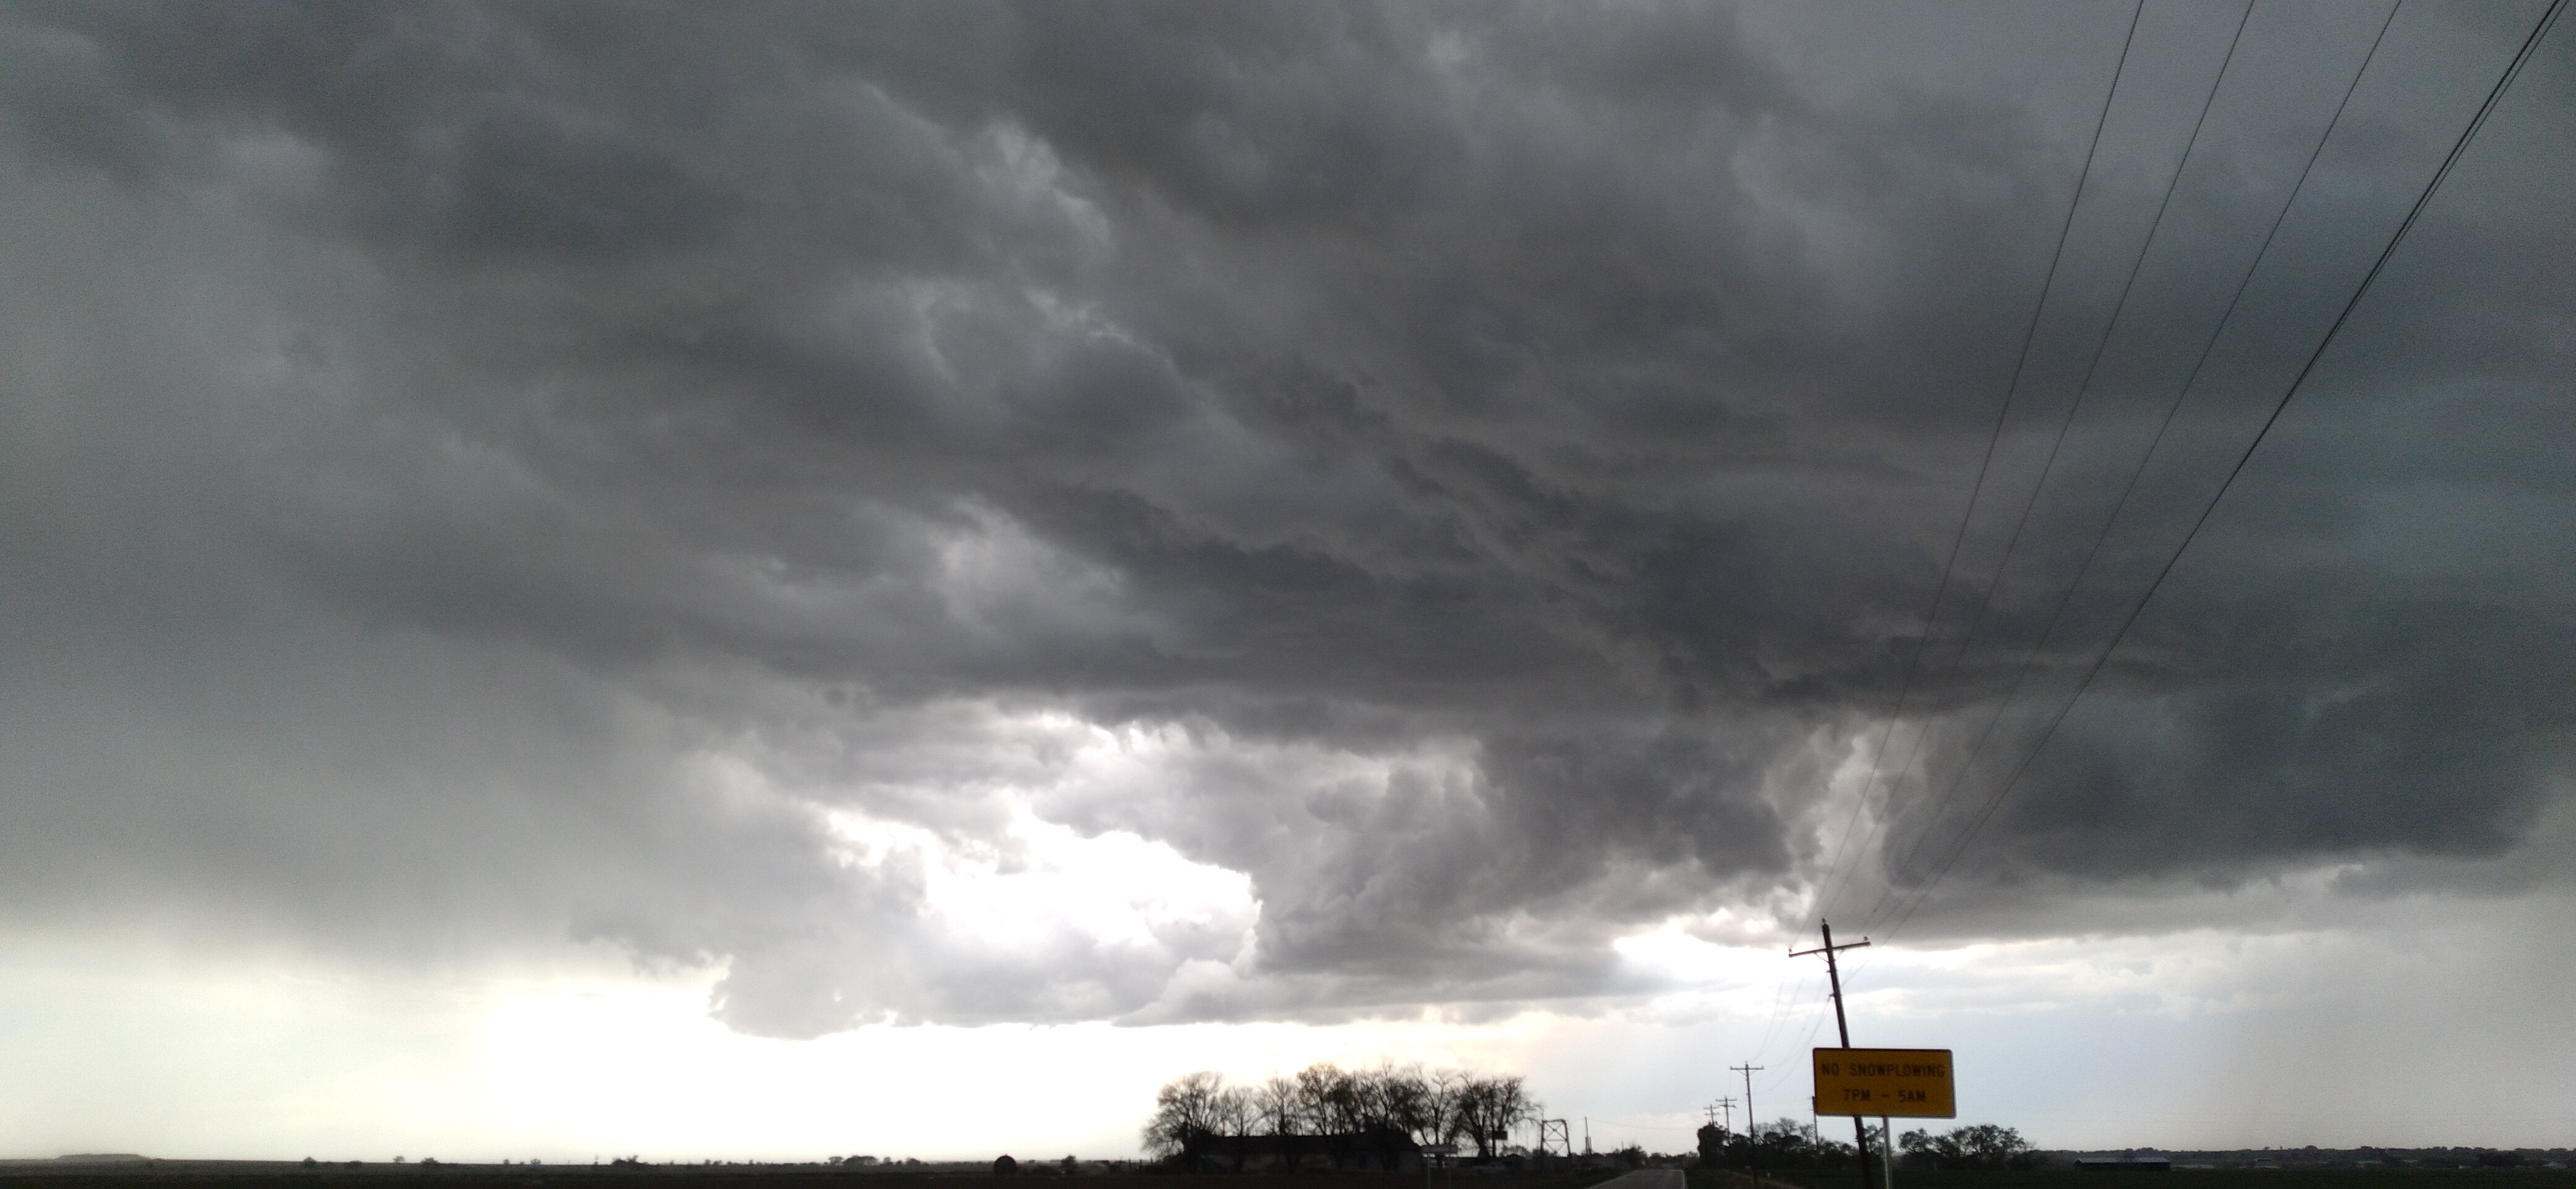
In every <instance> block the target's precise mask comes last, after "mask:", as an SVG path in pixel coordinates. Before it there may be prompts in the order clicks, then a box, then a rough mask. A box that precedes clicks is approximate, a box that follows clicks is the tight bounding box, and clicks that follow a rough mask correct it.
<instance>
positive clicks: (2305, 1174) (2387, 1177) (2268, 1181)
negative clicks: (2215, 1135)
mask: <svg viewBox="0 0 2576 1189" xmlns="http://www.w3.org/2000/svg"><path fill="white" fill-rule="evenodd" d="M1771 1179H1773V1180H1776V1181H1785V1182H1787V1183H1789V1184H1792V1185H1797V1186H1800V1187H1801V1189H1861V1184H1860V1177H1859V1175H1858V1174H1856V1173H1850V1172H1843V1173H1817V1172H1782V1173H1775V1174H1771ZM1736 1185H1737V1186H1740V1185H1742V1182H1740V1181H1739V1182H1736ZM2346 1186H2352V1187H2355V1189H2576V1169H2538V1168H2532V1169H2523V1168H2461V1169H2444V1168H2349V1169H2337V1168H2280V1169H2271V1168H2209V1169H2194V1168H2183V1169H2175V1170H2174V1171H2172V1172H2163V1173H2150V1172H2116V1173H2105V1172H2076V1171H2074V1170H2073V1169H2034V1170H2032V1171H2029V1172H1906V1171H1904V1170H1902V1169H1899V1170H1898V1171H1897V1174H1896V1189H2344V1187H2346ZM1691 1189H1735V1186H1729V1185H1724V1184H1722V1183H1720V1182H1718V1181H1715V1180H1703V1179H1702V1178H1701V1177H1699V1176H1693V1177H1692V1178H1691Z"/></svg>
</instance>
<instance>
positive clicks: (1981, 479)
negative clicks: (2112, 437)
mask: <svg viewBox="0 0 2576 1189" xmlns="http://www.w3.org/2000/svg"><path fill="white" fill-rule="evenodd" d="M2146 10H2147V5H2146V0H2137V3H2136V4H2135V5H2134V6H2133V7H2132V8H2131V9H2130V12H2129V27H2128V31H2127V32H2126V33H2125V34H2123V35H2122V36H2121V39H2120V56H2119V59H2118V60H2117V61H2116V62H2115V63H2113V65H2112V68H2111V85H2110V87H2109V89H2108V90H2106V91H2104V92H2103V95H2102V110H2101V111H2100V113H2099V114H2097V115H2096V116H2095V117H2094V120H2093V137H2092V140H2091V141H2090V142H2089V143H2088V144H2087V145H2086V146H2085V149H2084V168H2083V170H2082V172H2080V173H2078V174H2077V175H2076V177H2075V197H2074V198H2073V199H2072V200H2071V201H2069V202H2068V203H2067V204H2066V218H2065V219H2064V220H2063V221H2062V222H2060V223H2059V225H2058V228H2057V246H2056V247H2055V248H2054V249H2052V250H2051V251H2050V253H2049V257H2048V272H2047V273H2046V274H2045V275H2044V276H2043V277H2042V278H2041V280H2040V285H2039V300H2038V301H2037V302H2036V303H2035V304H2033V305H2032V307H2031V311H2030V322H2029V324H2028V325H2027V326H2025V327H2024V328H2023V329H2022V338H2021V349H2020V351H2019V353H2018V354H2017V356H2016V358H2015V362H2014V363H2013V370H2012V376H2011V378H2010V379H2009V380H2007V381H2006V382H2005V384H2004V401H2003V406H2002V407H2001V408H1998V409H1996V410H1995V421H1994V426H1993V428H1992V429H1990V430H1989V431H1988V432H1987V435H1986V450H1985V455H1984V457H1983V458H1982V459H1981V460H1980V461H1979V462H1978V464H1977V479H1976V482H1975V483H1974V484H1973V485H1972V486H1971V487H1970V488H1969V490H1968V505H1967V507H1966V509H1965V510H1964V511H1962V512H1961V513H1960V516H1959V528H1958V531H1957V532H1955V533H1953V534H1952V535H1951V538H1950V552H1949V556H1948V558H1947V559H1946V560H1945V561H1943V562H1942V563H1941V577H1940V580H1939V581H1938V582H1937V583H1935V584H1934V586H1933V591H1932V606H1931V609H1930V610H1928V611H1926V612H1925V613H1924V617H1923V632H1922V634H1921V635H1918V636H1916V637H1915V639H1914V647H1913V649H1912V650H1911V651H1910V652H1909V653H1908V654H1907V656H1906V661H1905V675H1904V677H1903V678H1902V679H1901V680H1900V681H1899V683H1898V686H1897V694H1896V706H1895V708H1894V710H1893V711H1892V712H1891V713H1890V714H1889V716H1888V720H1887V729H1886V730H1885V731H1882V732H1880V734H1879V737H1878V747H1877V750H1876V752H1875V753H1874V754H1873V755H1872V756H1871V757H1870V763H1869V776H1868V778H1867V779H1866V780H1864V781H1863V782H1862V784H1861V793H1860V796H1859V797H1858V798H1857V799H1855V800H1854V801H1853V802H1852V809H1851V813H1850V815H1849V816H1848V817H1846V818H1845V819H1844V820H1843V830H1842V835H1841V837H1840V838H1839V839H1838V840H1837V841H1836V842H1835V844H1834V850H1833V853H1832V855H1831V856H1830V857H1829V859H1828V861H1827V863H1826V866H1825V875H1826V878H1825V884H1824V887H1823V889H1822V890H1821V891H1820V892H1819V893H1818V895H1817V897H1816V912H1817V915H1818V917H1819V918H1820V919H1821V918H1822V916H1823V914H1824V911H1825V909H1826V908H1827V907H1828V906H1829V905H1831V904H1832V902H1833V897H1834V894H1835V892H1836V890H1837V888H1838V886H1839V885H1840V884H1841V883H1842V882H1843V880H1844V878H1845V876H1844V873H1843V865H1844V862H1845V860H1846V859H1851V860H1853V861H1854V862H1855V863H1856V862H1857V858H1856V856H1854V855H1852V854H1851V853H1850V852H1849V845H1850V842H1851V832H1852V828H1853V826H1854V825H1855V824H1857V823H1858V822H1859V821H1860V814H1861V810H1862V809H1863V808H1864V807H1866V806H1867V805H1868V803H1869V797H1870V793H1871V792H1872V791H1873V790H1874V789H1875V788H1876V787H1877V785H1878V773H1879V765H1880V762H1881V761H1882V760H1884V759H1885V758H1886V756H1887V743H1888V740H1889V739H1890V738H1892V737H1894V735H1895V734H1896V727H1897V724H1898V723H1900V722H1903V721H1904V719H1905V706H1906V702H1907V699H1908V698H1909V696H1910V695H1911V694H1912V691H1913V688H1914V680H1915V677H1916V675H1917V673H1918V672H1919V670H1920V667H1921V664H1922V660H1923V652H1924V649H1925V647H1926V646H1927V645H1928V644H1929V643H1930V641H1931V638H1932V629H1933V627H1934V626H1935V625H1936V624H1938V623H1939V621H1940V616H1941V604H1942V601H1943V600H1944V599H1945V598H1946V597H1947V596H1948V593H1949V590H1950V578H1951V575H1952V574H1953V573H1954V572H1955V571H1956V570H1957V568H1958V565H1959V554H1960V551H1961V550H1962V548H1963V547H1964V546H1965V544H1966V542H1967V539H1968V526H1969V525H1970V524H1971V523H1973V522H1974V521H1975V519H1976V515H1977V503H1978V501H1979V500H1980V499H1981V498H1983V496H1984V494H1985V490H1986V480H1987V478H1988V477H1989V476H1990V475H1991V474H1992V472H1993V470H1994V463H1995V450H1996V448H1997V446H1998V445H1999V444H2000V443H2001V442H2002V441H2003V433H2004V424H2005V421H2006V420H2007V419H2008V418H2009V416H2010V415H2011V413H2012V407H2013V398H2014V396H2015V394H2016V393H2018V392H2019V391H2020V388H2021V378H2022V373H2023V372H2024V371H2025V370H2026V369H2028V367H2029V366H2030V355H2031V345H2032V343H2033V342H2034V341H2035V340H2036V339H2037V337H2038V335H2039V323H2040V318H2041V316H2042V315H2043V314H2045V313H2046V312H2047V310H2048V298H2049V294H2050V293H2051V292H2052V291H2053V290H2054V289H2055V288H2056V286H2057V270H2058V266H2059V265H2060V264H2062V263H2063V262H2064V261H2065V258H2066V241H2067V238H2068V236H2069V235H2070V234H2071V233H2072V232H2073V231H2074V229H2075V215H2076V212H2077V211H2078V210H2080V209H2082V207H2083V205H2084V191H2085V188H2086V187H2087V186H2088V185H2090V184H2091V182H2092V178H2093V162H2094V158H2095V157H2096V156H2097V155H2098V154H2099V153H2100V151H2101V148H2102V130H2103V128H2104V127H2106V126H2108V125H2109V123H2110V122H2111V107H2112V103H2113V101H2114V100H2116V99H2118V98H2119V95H2120V82H2121V80H2122V79H2123V78H2125V77H2127V75H2128V72H2129V50H2130V49H2131V48H2132V47H2133V46H2134V45H2136V43H2137V38H2138V22H2139V18H2140V17H2142V16H2144V15H2145V13H2146Z"/></svg>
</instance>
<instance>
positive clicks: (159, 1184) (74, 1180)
mask: <svg viewBox="0 0 2576 1189" xmlns="http://www.w3.org/2000/svg"><path fill="white" fill-rule="evenodd" d="M1615 1175H1617V1174H1616V1173H1614V1172H1609V1171H1603V1170H1581V1171H1567V1172H1547V1173H1522V1174H1517V1175H1512V1174H1503V1175H1494V1174H1471V1173H1463V1172H1462V1173H1433V1174H1432V1175H1431V1177H1430V1178H1429V1180H1428V1181H1426V1180H1425V1179H1424V1178H1423V1177H1422V1176H1420V1175H1418V1174H1407V1175H1402V1176H1399V1175H1395V1174H1390V1173H1300V1174H1297V1175H1295V1176H1293V1177H1292V1176H1269V1175H1258V1174H1252V1175H1244V1176H1231V1175H1199V1174H1187V1173H1155V1172H1136V1173H1090V1172H1086V1173H1081V1174H1078V1175H1074V1176H1060V1175H1056V1174H1054V1173H1052V1172H1036V1173H1023V1174H1021V1175H1018V1176H1007V1177H1005V1176H995V1175H993V1174H992V1173H991V1172H989V1171H986V1170H983V1169H980V1168H978V1169H974V1170H972V1171H967V1170H962V1169H960V1170H943V1171H913V1170H884V1171H878V1170H864V1171H850V1172H844V1171H842V1170H840V1169H837V1168H826V1167H820V1166H815V1165H777V1164H771V1165H712V1166H711V1165H694V1164H693V1165H644V1166H641V1167H613V1166H594V1165H573V1164H546V1165H510V1166H506V1167H504V1166H500V1165H490V1164H439V1165H434V1166H423V1165H418V1164H405V1165H396V1164H366V1165H360V1166H357V1167H351V1166H349V1165H345V1164H341V1165H324V1166H322V1167H320V1168H310V1169H308V1168H304V1167H302V1166H301V1165H298V1164H292V1163H284V1162H279V1163H267V1162H251V1161H194V1160H163V1161H155V1162H153V1163H152V1164H149V1165H143V1164H122V1165H110V1164H93V1165H77V1166H71V1167H65V1166H62V1165H58V1164H54V1163H53V1162H50V1161H46V1162H41V1163H40V1162H35V1161H28V1162H24V1163H20V1162H7V1163H0V1189H1251V1187H1252V1186H1258V1185H1275V1186H1281V1187H1282V1189H1285V1187H1286V1186H1291V1185H1293V1186H1295V1189H1424V1187H1425V1186H1426V1185H1427V1187H1428V1189H1453V1187H1454V1189H1587V1187H1588V1186H1591V1185H1594V1184H1598V1183H1599V1182H1602V1181H1605V1180H1608V1179H1610V1178H1611V1177H1613V1176H1615ZM1853 1189H1857V1186H1855V1187H1853ZM1908 1189H1912V1187H1911V1186H1909V1187H1908ZM2553 1189H2554V1187H2553ZM2571 1189H2576V1187H2571Z"/></svg>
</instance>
